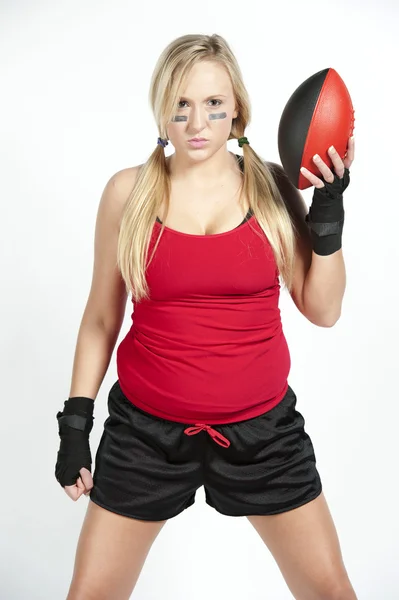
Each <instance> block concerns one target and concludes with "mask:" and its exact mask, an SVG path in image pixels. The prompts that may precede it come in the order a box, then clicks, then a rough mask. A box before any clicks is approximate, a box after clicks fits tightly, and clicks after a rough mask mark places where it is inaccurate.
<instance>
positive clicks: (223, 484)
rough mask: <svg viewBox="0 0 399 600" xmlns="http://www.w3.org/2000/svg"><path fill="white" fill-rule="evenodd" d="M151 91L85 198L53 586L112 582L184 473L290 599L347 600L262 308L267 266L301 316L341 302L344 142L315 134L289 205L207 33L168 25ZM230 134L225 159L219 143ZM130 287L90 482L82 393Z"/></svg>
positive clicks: (104, 592)
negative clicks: (61, 554) (246, 531)
mask: <svg viewBox="0 0 399 600" xmlns="http://www.w3.org/2000/svg"><path fill="white" fill-rule="evenodd" d="M150 100H151V105H152V108H153V111H154V114H155V119H156V122H157V125H158V128H159V132H160V137H159V138H158V144H157V147H156V149H155V150H154V152H153V154H152V155H151V156H150V158H149V159H148V161H147V162H146V163H145V164H144V165H139V166H137V167H134V168H130V169H124V170H122V171H119V172H118V173H116V174H115V175H114V176H113V177H111V179H110V180H109V182H108V183H107V185H106V187H105V190H104V193H103V195H102V198H101V201H100V206H99V211H98V217H97V224H96V238H95V263H94V273H93V281H92V287H91V291H90V295H89V299H88V302H87V306H86V309H85V312H84V315H83V319H82V324H81V327H80V330H79V336H78V341H77V348H76V354H75V361H74V368H73V374H72V385H71V390H70V397H69V399H68V400H67V401H66V402H65V405H64V410H63V412H62V413H61V412H59V413H58V414H57V418H58V422H59V433H60V437H61V446H60V450H59V453H58V457H57V465H56V477H57V480H58V481H59V483H60V484H61V485H62V486H63V487H64V488H65V491H66V493H67V494H68V495H69V496H70V497H71V498H72V499H73V500H77V499H78V498H79V497H80V496H81V495H82V494H83V493H85V494H90V499H91V502H89V506H88V510H87V515H86V518H85V522H84V524H83V528H82V532H81V535H80V539H79V543H78V548H77V554H76V562H75V569H74V575H73V580H72V583H71V587H70V591H69V595H68V600H72V599H76V600H77V599H85V600H86V599H88V598H96V600H100V599H104V600H105V599H112V600H119V599H123V598H129V597H130V594H131V592H132V590H133V589H134V586H135V584H136V581H137V579H138V577H139V574H140V571H141V568H142V566H143V564H144V561H145V559H146V557H147V554H148V552H149V550H150V547H151V545H152V543H153V541H154V540H155V538H156V536H157V535H158V533H159V532H160V530H161V529H162V527H163V525H164V524H165V522H166V521H167V520H168V519H170V518H172V517H174V516H176V515H177V514H179V513H180V512H182V511H183V510H185V509H186V508H188V507H189V506H191V505H192V504H193V503H194V499H195V492H196V490H197V489H198V488H199V487H201V486H202V485H204V487H205V492H206V501H207V503H208V504H209V505H210V506H212V507H213V508H215V510H217V511H218V512H220V513H222V514H226V515H231V516H247V517H248V520H249V521H250V522H251V524H252V525H253V526H254V527H255V528H256V530H257V531H258V533H259V535H260V536H261V538H262V539H263V540H264V542H265V544H267V546H268V548H269V549H270V551H271V552H272V554H273V556H274V557H275V560H276V561H277V564H278V565H279V568H280V569H281V573H282V574H283V576H284V578H285V581H286V582H287V585H288V587H289V589H290V590H291V592H292V594H293V595H294V597H295V598H296V599H301V600H312V599H315V600H316V599H323V600H326V599H330V598H331V599H333V598H334V599H337V598H339V599H340V600H349V599H350V600H353V599H354V598H356V595H355V592H354V590H353V588H352V586H351V583H350V581H349V578H348V575H347V573H346V569H345V567H344V564H343V560H342V556H341V552H340V547H339V542H338V539H337V534H336V531H335V527H334V524H333V521H332V518H331V516H330V513H329V510H328V507H327V504H326V500H325V498H324V495H323V492H322V486H321V481H320V477H319V474H318V471H317V469H316V459H315V454H314V450H313V446H312V442H311V440H310V438H309V436H308V435H307V433H306V432H305V430H304V419H303V417H302V415H301V414H300V413H299V412H297V411H296V409H295V406H296V396H295V393H294V391H293V390H292V388H291V387H290V386H289V385H288V374H289V370H290V355H289V350H288V347H287V343H286V340H285V337H284V333H283V329H282V325H281V319H280V311H279V308H278V299H279V291H280V285H279V277H281V278H282V280H283V281H284V283H285V285H286V286H287V289H288V290H289V292H290V294H291V296H292V298H293V300H294V303H295V304H296V306H297V307H298V309H299V310H300V311H301V313H302V314H303V315H304V316H305V317H306V318H307V319H309V320H310V321H311V322H312V323H314V324H316V325H319V326H321V327H330V326H332V325H334V323H335V322H336V321H337V319H338V318H339V316H340V310H341V303H342V298H343V294H344V288H345V267H344V261H343V257H342V249H341V244H342V227H343V218H344V211H343V203H342V192H343V190H344V189H345V188H346V187H347V185H348V183H349V171H348V169H349V167H350V165H351V163H352V161H353V158H354V145H353V139H351V140H349V145H348V151H347V154H346V157H345V160H344V161H342V160H341V158H340V157H339V156H338V155H337V153H334V151H333V150H332V151H331V158H332V161H333V164H334V170H335V173H333V172H332V171H331V170H330V169H329V168H328V167H327V165H326V164H325V163H324V162H322V161H318V162H315V164H316V165H317V166H318V168H319V171H320V177H316V176H315V175H313V174H311V173H310V172H307V171H305V172H304V175H305V176H306V177H307V178H308V179H309V181H310V182H311V183H312V184H313V185H314V186H315V191H314V197H313V202H312V206H311V209H310V212H309V214H308V215H307V214H306V213H307V208H306V205H305V203H304V201H303V199H302V197H301V195H300V194H299V192H298V191H297V190H296V188H295V187H294V186H292V185H291V184H290V182H289V180H288V179H287V177H286V175H285V172H284V170H283V169H282V168H281V167H280V166H279V165H277V164H273V163H264V162H263V161H262V160H261V159H260V158H259V156H258V155H257V154H256V153H255V152H254V150H253V149H252V148H251V146H250V144H249V141H248V139H247V138H246V137H245V136H244V133H245V128H246V126H247V125H248V123H249V119H250V104H249V99H248V94H247V91H246V89H245V87H244V84H243V80H242V76H241V73H240V69H239V67H238V65H237V62H236V59H235V57H234V56H233V54H232V52H231V50H230V48H229V46H228V44H227V43H226V41H225V40H224V39H223V38H221V37H220V36H218V35H213V36H205V35H186V36H183V37H181V38H178V39H177V40H175V41H173V42H172V43H171V44H170V45H169V46H168V47H167V48H166V49H165V50H164V52H163V53H162V55H161V56H160V58H159V61H158V63H157V65H156V68H155V71H154V74H153V78H152V82H151V93H150ZM231 138H236V139H238V141H239V145H240V147H242V152H243V156H242V157H240V156H239V155H236V154H233V153H231V152H229V151H228V150H227V146H226V142H227V140H228V139H231ZM168 140H170V141H171V142H172V144H173V146H174V148H175V153H174V154H172V155H171V156H170V157H168V158H166V156H165V151H164V147H165V146H166V144H167V143H168ZM243 217H244V220H243ZM320 223H322V224H324V228H325V232H324V233H328V235H324V234H322V232H321V230H320V226H319V225H318V224H320ZM331 223H333V225H332V226H331ZM315 224H316V225H315ZM326 224H329V225H326ZM329 228H330V229H329ZM129 292H131V293H132V300H133V303H134V313H133V323H132V327H131V329H130V331H129V332H128V333H127V335H126V336H125V338H124V339H123V341H122V342H121V343H120V345H119V346H118V349H117V370H118V380H117V381H116V382H115V384H114V385H113V386H112V388H111V391H110V393H109V399H108V408H109V414H110V416H109V418H108V419H107V420H106V422H105V425H104V432H103V435H102V438H101V441H100V444H99V447H98V450H97V455H96V468H95V471H94V478H93V479H92V476H91V463H92V459H91V455H90V448H89V434H90V431H91V428H92V425H93V406H94V400H95V398H96V396H97V393H98V390H99V387H100V385H101V383H102V381H103V378H104V375H105V373H106V371H107V368H108V365H109V361H110V358H111V355H112V352H113V350H114V347H115V344H116V340H117V338H118V335H119V332H120V328H121V325H122V321H123V317H124V313H125V307H126V300H127V295H128V293H129Z"/></svg>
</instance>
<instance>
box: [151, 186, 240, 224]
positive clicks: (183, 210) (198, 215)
mask: <svg viewBox="0 0 399 600" xmlns="http://www.w3.org/2000/svg"><path fill="white" fill-rule="evenodd" d="M240 192H241V180H240V179H239V178H232V181H230V182H229V183H228V184H226V185H223V186H219V187H218V188H216V189H213V190H202V191H199V190H197V189H196V190H192V189H189V188H187V186H181V185H176V184H172V185H171V194H170V199H169V210H168V211H167V208H166V201H165V200H163V202H162V205H161V207H160V210H159V214H158V218H159V220H160V221H161V222H163V223H165V226H166V227H169V228H170V229H174V230H176V231H179V232H182V233H187V234H192V235H214V234H219V233H225V232H227V231H230V230H231V229H234V228H235V227H237V226H238V225H239V224H240V223H241V222H242V221H243V219H244V218H245V216H246V214H247V212H248V208H249V203H248V200H247V198H246V197H245V195H243V194H241V195H240Z"/></svg>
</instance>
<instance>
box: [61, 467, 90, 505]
mask: <svg viewBox="0 0 399 600" xmlns="http://www.w3.org/2000/svg"><path fill="white" fill-rule="evenodd" d="M79 473H80V477H78V479H77V480H76V483H75V484H74V485H66V486H65V487H64V490H65V493H66V494H67V496H69V497H70V498H72V500H75V501H76V500H79V498H80V497H81V496H82V494H85V495H86V496H89V494H90V490H91V489H92V487H93V477H92V475H91V473H90V471H89V470H88V469H86V467H82V468H81V469H80V471H79Z"/></svg>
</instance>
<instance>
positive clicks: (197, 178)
mask: <svg viewBox="0 0 399 600" xmlns="http://www.w3.org/2000/svg"><path fill="white" fill-rule="evenodd" d="M167 164H168V171H169V175H170V178H171V180H173V181H174V182H176V183H181V182H184V183H185V184H186V185H190V186H194V187H196V188H199V189H209V188H212V187H215V186H218V185H221V184H222V183H223V181H225V180H226V179H228V178H229V177H231V175H232V173H234V172H239V171H240V168H239V165H238V162H237V158H236V156H235V155H234V154H232V153H231V152H229V151H228V150H227V149H226V147H223V148H221V149H220V150H218V151H217V152H216V153H215V154H214V155H213V156H211V157H209V158H206V159H204V160H199V161H198V160H197V161H193V160H190V157H187V156H181V155H179V154H177V153H175V154H172V155H171V156H170V157H168V159H167Z"/></svg>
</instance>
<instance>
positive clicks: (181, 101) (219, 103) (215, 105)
mask: <svg viewBox="0 0 399 600" xmlns="http://www.w3.org/2000/svg"><path fill="white" fill-rule="evenodd" d="M209 102H218V104H213V105H212V108H213V107H217V106H220V105H221V104H223V101H222V100H217V99H216V98H212V99H211V100H209ZM181 104H187V100H180V102H179V103H178V107H179V108H186V107H185V106H181Z"/></svg>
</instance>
